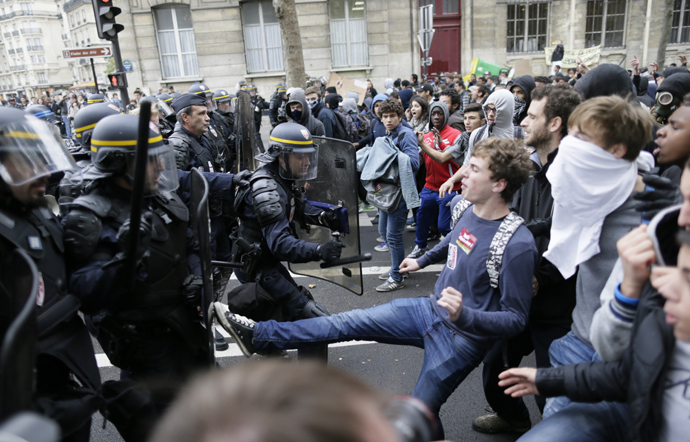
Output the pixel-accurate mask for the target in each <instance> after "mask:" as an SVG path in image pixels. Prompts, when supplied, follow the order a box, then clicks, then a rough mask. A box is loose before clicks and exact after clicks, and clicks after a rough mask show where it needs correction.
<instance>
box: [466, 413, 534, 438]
mask: <svg viewBox="0 0 690 442" xmlns="http://www.w3.org/2000/svg"><path fill="white" fill-rule="evenodd" d="M530 428H532V422H531V421H529V420H527V421H521V422H512V421H510V422H509V421H507V420H505V419H503V418H502V417H500V416H499V415H497V414H486V415H484V416H479V417H478V418H476V419H475V420H474V421H472V429H473V430H475V431H479V432H480V433H487V434H496V433H519V434H522V433H526V432H527V431H529V429H530Z"/></svg>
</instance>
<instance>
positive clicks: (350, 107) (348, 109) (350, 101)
mask: <svg viewBox="0 0 690 442" xmlns="http://www.w3.org/2000/svg"><path fill="white" fill-rule="evenodd" d="M340 107H341V108H342V109H343V110H344V111H345V113H346V114H356V113H357V102H356V101H355V99H354V98H346V99H344V100H343V102H342V103H340Z"/></svg>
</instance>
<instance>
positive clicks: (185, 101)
mask: <svg viewBox="0 0 690 442" xmlns="http://www.w3.org/2000/svg"><path fill="white" fill-rule="evenodd" d="M188 106H206V100H205V99H204V98H202V97H197V96H196V95H192V94H184V95H181V96H180V97H178V98H176V99H175V100H174V101H173V109H174V110H175V112H179V111H181V110H182V109H184V108H186V107H188ZM168 141H169V143H170V144H171V145H172V146H173V149H175V161H176V163H177V168H178V169H181V170H189V169H191V168H196V169H198V168H201V169H203V170H204V171H205V172H217V170H216V168H217V164H216V158H215V156H214V153H213V150H212V147H211V146H210V145H209V143H208V139H207V138H204V137H203V136H202V137H197V136H196V135H194V134H193V133H191V132H189V131H188V130H187V129H185V128H184V127H183V126H182V122H181V121H178V123H177V124H176V125H175V131H174V132H173V134H172V135H170V137H169V138H168Z"/></svg>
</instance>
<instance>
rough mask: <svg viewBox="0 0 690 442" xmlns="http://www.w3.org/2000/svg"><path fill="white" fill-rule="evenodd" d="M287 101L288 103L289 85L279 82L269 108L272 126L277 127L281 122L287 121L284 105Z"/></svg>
mask: <svg viewBox="0 0 690 442" xmlns="http://www.w3.org/2000/svg"><path fill="white" fill-rule="evenodd" d="M285 103H287V87H286V86H285V83H278V84H277V85H276V91H275V94H273V97H271V104H270V106H269V108H268V119H269V120H271V127H276V126H277V125H279V124H280V123H285V122H286V121H287V116H286V114H285V107H284V104H285Z"/></svg>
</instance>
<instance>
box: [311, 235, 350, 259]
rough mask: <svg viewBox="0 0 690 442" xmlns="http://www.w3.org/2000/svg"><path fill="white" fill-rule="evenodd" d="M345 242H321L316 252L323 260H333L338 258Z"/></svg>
mask: <svg viewBox="0 0 690 442" xmlns="http://www.w3.org/2000/svg"><path fill="white" fill-rule="evenodd" d="M344 247H345V244H343V243H341V242H340V241H335V240H331V241H328V242H327V243H325V244H321V245H320V246H319V247H318V248H317V249H316V252H317V253H318V254H319V256H320V257H321V260H322V261H323V262H333V261H335V260H336V259H339V258H340V253H341V252H342V250H343V248H344Z"/></svg>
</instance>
